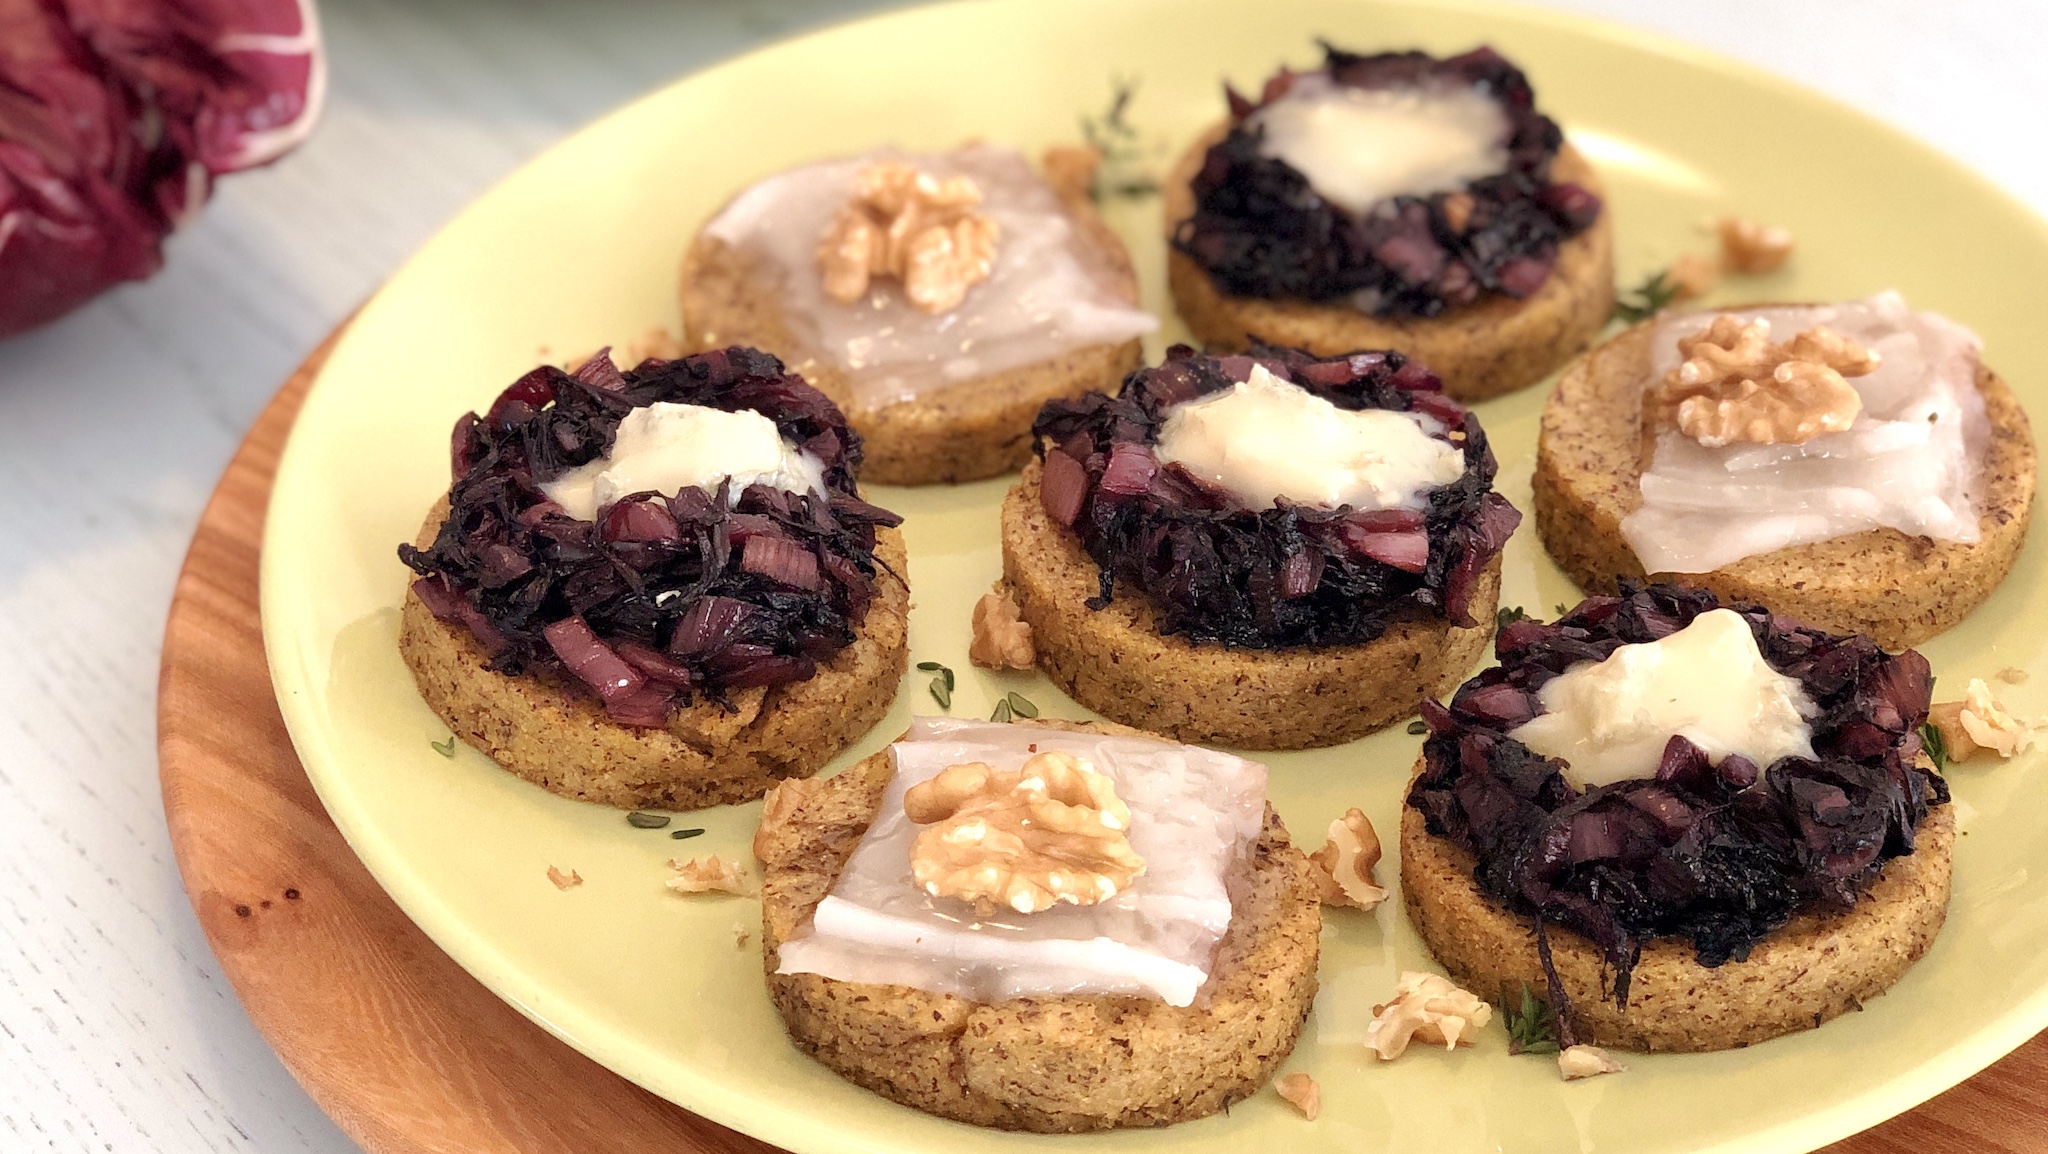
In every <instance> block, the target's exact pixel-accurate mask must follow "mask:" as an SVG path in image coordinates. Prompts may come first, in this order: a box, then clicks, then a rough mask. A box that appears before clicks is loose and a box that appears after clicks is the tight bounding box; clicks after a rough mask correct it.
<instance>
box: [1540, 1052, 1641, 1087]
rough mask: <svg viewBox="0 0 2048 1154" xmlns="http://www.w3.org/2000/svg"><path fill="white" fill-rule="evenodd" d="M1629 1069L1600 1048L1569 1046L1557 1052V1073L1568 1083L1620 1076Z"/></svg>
mask: <svg viewBox="0 0 2048 1154" xmlns="http://www.w3.org/2000/svg"><path fill="white" fill-rule="evenodd" d="M1627 1069H1628V1067H1627V1066H1624V1065H1622V1064H1621V1063H1620V1062H1617V1061H1615V1060H1614V1055H1612V1054H1609V1053H1608V1052H1607V1051H1605V1050H1603V1049H1601V1048H1600V1047H1598V1046H1567V1047H1565V1048H1564V1049H1562V1050H1559V1051H1558V1052H1557V1072H1558V1073H1559V1074H1560V1075H1562V1076H1563V1077H1564V1080H1565V1081H1567V1082H1576V1081H1578V1080H1579V1079H1580V1078H1592V1077H1595V1076H1598V1075H1600V1074H1619V1073H1621V1072H1623V1071H1624V1070H1627Z"/></svg>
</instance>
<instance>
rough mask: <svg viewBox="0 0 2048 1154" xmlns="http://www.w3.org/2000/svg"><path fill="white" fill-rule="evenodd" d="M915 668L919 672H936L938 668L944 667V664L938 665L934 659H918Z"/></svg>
mask: <svg viewBox="0 0 2048 1154" xmlns="http://www.w3.org/2000/svg"><path fill="white" fill-rule="evenodd" d="M917 668H918V671H919V672H920V673H937V672H938V671H939V670H941V669H944V668H945V666H943V665H940V664H939V663H938V662H936V661H920V662H918V663H917Z"/></svg>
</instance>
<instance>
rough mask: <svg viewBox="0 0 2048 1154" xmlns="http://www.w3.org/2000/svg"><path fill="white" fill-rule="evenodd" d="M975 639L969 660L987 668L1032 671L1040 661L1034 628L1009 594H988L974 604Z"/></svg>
mask: <svg viewBox="0 0 2048 1154" xmlns="http://www.w3.org/2000/svg"><path fill="white" fill-rule="evenodd" d="M973 629H974V636H973V638H972V639H971V640H969V641H968V643H967V660H969V661H971V662H973V663H974V664H976V665H979V666H981V667H982V668H983V669H1029V668H1031V667H1032V666H1033V665H1035V664H1037V662H1038V647H1037V646H1036V645H1035V644H1033V642H1032V640H1031V626H1030V624H1029V623H1028V622H1026V621H1025V620H1024V617H1023V615H1022V614H1021V613H1020V612H1019V611H1018V609H1017V599H1016V598H1014V597H1012V596H1010V594H1008V593H1006V592H999V593H984V594H982V595H981V600H979V601H976V602H975V603H974V619H973Z"/></svg>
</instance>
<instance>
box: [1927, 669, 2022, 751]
mask: <svg viewBox="0 0 2048 1154" xmlns="http://www.w3.org/2000/svg"><path fill="white" fill-rule="evenodd" d="M1927 720H1928V722H1929V723H1930V724H1932V725H1933V726H1934V728H1935V729H1937V730H1939V731H1940V732H1941V743H1942V745H1943V746H1944V747H1945V748H1946V749H1947V751H1948V759H1949V760H1950V761H1968V760H1970V759H1971V758H1973V757H1975V756H1977V755H1978V754H1980V753H1982V752H1984V751H1985V750H1987V749H1988V750H1990V751H1991V752H1993V753H1996V754H1997V755H1998V756H2000V757H2011V756H2012V755H2014V754H2016V753H2018V752H2020V751H2021V750H2023V749H2029V748H2032V747H2033V746H2034V745H2035V744H2036V743H2037V741H2038V740H2039V734H2038V730H2039V729H2040V726H2038V725H2036V724H2035V723H2033V722H2030V721H2025V720H2022V719H2021V718H2018V717H2015V716H2014V715H2013V714H2012V713H2010V712H2008V711H2007V710H2006V708H2005V706H2003V705H2001V704H1999V701H1998V699H1997V698H1996V697H1993V696H1992V695H1991V687H1990V686H1989V685H1986V684H1984V679H1983V678H1981V677H1972V678H1971V679H1970V684H1969V686H1968V688H1966V689H1964V690H1963V699H1962V700H1961V701H1945V702H1941V703H1940V704H1937V705H1934V706H1930V707H1929V708H1928V710H1927Z"/></svg>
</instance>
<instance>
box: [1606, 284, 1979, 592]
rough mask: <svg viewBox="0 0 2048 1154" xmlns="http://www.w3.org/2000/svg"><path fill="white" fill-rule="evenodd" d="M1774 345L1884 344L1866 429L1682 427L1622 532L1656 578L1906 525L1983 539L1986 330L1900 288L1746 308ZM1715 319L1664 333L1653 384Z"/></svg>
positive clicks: (1655, 344) (1655, 464)
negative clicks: (1701, 436)
mask: <svg viewBox="0 0 2048 1154" xmlns="http://www.w3.org/2000/svg"><path fill="white" fill-rule="evenodd" d="M1736 315H1737V316H1740V317H1742V318H1744V319H1745V320H1748V319H1754V318H1762V319H1764V320H1767V321H1769V322H1770V324H1771V334H1772V339H1774V340H1789V339H1790V338H1791V337H1792V336H1793V335H1794V334H1795V333H1799V332H1803V331H1805V330H1807V329H1810V328H1814V327H1816V326H1824V327H1826V328H1829V329H1832V330H1834V331H1835V332H1837V333H1840V334H1841V335H1843V336H1845V337H1850V338H1852V339H1854V340H1856V341H1858V342H1860V343H1861V344H1863V345H1864V346H1866V347H1868V348H1870V349H1873V350H1875V351H1876V352H1877V353H1878V355H1879V356H1881V357H1882V358H1883V360H1882V362H1881V363H1880V364H1879V365H1878V367H1877V371H1875V372H1873V373H1870V374H1869V375H1868V376H1862V377H1851V378H1849V383H1850V384H1851V385H1853V386H1854V387H1855V389H1856V391H1857V393H1858V394H1859V395H1861V396H1862V398H1863V412H1862V413H1861V414H1860V415H1858V416H1857V418H1856V422H1855V424H1853V425H1852V426H1850V427H1849V428H1848V429H1847V430H1845V431H1843V432H1839V433H1825V434H1823V435H1821V436H1818V437H1815V438H1813V439H1812V440H1810V441H1806V442H1804V443H1803V444H1797V445H1755V444H1748V443H1736V444H1732V445H1725V446H1722V447H1721V448H1718V449H1709V448H1706V447H1705V446H1702V445H1701V444H1700V443H1699V442H1697V441H1694V440H1693V439H1691V438H1690V437H1687V436H1685V435H1684V434H1683V433H1679V432H1675V431H1668V432H1665V433H1663V434H1661V435H1660V436H1659V437H1658V439H1657V445H1656V448H1655V450H1654V452H1653V453H1652V456H1651V460H1650V466H1649V468H1647V469H1645V470H1644V471H1643V475H1642V493H1643V503H1642V506H1641V507H1640V508H1638V509H1637V510H1636V511H1635V512H1633V513H1630V514H1629V515H1628V516H1627V517H1625V518H1623V519H1622V522H1621V531H1622V535H1623V536H1624V537H1625V538H1626V539H1627V540H1628V543H1629V546H1630V548H1632V549H1634V550H1635V553H1636V556H1637V557H1638V558H1639V559H1641V561H1642V563H1643V568H1644V569H1645V570H1646V571H1648V572H1651V573H1706V572H1710V571H1712V570H1715V569H1719V568H1721V567H1722V566H1724V565H1728V564H1731V563H1733V562H1735V561H1739V560H1741V559H1742V558H1744V557H1753V556H1755V555H1757V554H1759V553H1768V552H1771V551H1772V550H1774V549H1782V548H1786V547H1788V546H1792V545H1805V544H1810V543H1812V542H1815V541H1826V540H1828V539H1830V538H1834V537H1842V536H1847V535H1848V534H1851V533H1860V532H1862V531H1864V530H1866V529H1878V528H1886V527H1889V528H1893V529H1897V530H1899V531H1900V532H1902V533H1906V534H1909V535H1913V536H1923V535H1924V536H1927V537H1932V538H1934V539H1935V540H1938V541H1959V542H1970V541H1975V540H1977V539H1978V536H1979V529H1978V523H1977V522H1978V502H1979V500H1980V497H1981V493H1980V486H1981V480H1982V473H1983V467H1984V453H1985V450H1986V449H1987V447H1988V446H1989V444H1990V439H1991V425H1990V421H1989V420H1988V419H1987V418H1986V417H1985V414H1984V396H1983V394H1982V393H1980V392H1978V391H1977V385H1976V371H1977V350H1978V340H1977V337H1976V335H1975V334H1973V333H1971V332H1970V331H1969V330H1967V329H1964V328H1962V327H1961V326H1959V325H1957V324H1955V323H1954V322H1952V321H1949V320H1946V319H1944V318H1942V317H1940V316H1937V315H1935V314H1934V313H1926V312H1921V313H1916V312H1913V311H1911V310H1909V309H1908V308H1907V307H1906V303H1905V301H1903V300H1901V299H1900V298H1899V295H1898V294H1897V293H1890V292H1888V293H1882V294H1880V295H1878V296H1875V297H1872V298H1871V299H1869V300H1867V301H1854V302H1850V303H1847V304H1839V305H1824V306H1819V307H1805V308H1769V309H1747V310H1744V311H1742V312H1739V313H1737V314H1736ZM1710 320H1712V318H1711V317H1704V316H1684V317H1674V318H1671V319H1669V320H1666V321H1664V322H1662V323H1661V324H1659V325H1658V326H1657V328H1656V330H1655V331H1654V332H1653V333H1652V334H1651V337H1650V340H1651V358H1652V359H1651V363H1650V377H1649V380H1650V381H1660V380H1662V379H1663V378H1664V374H1665V373H1666V372H1667V371H1669V370H1670V369H1672V368H1673V367H1675V366H1676V365H1677V364H1678V361H1679V355H1678V338H1679V337H1681V336H1688V335H1691V334H1692V333H1694V332H1697V331H1699V330H1701V329H1703V328H1705V327H1706V326H1707V324H1708V322H1709V321H1710Z"/></svg>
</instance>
